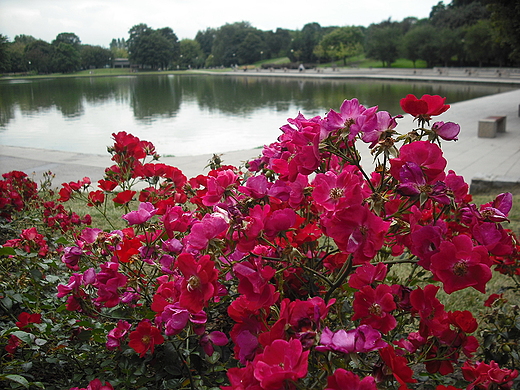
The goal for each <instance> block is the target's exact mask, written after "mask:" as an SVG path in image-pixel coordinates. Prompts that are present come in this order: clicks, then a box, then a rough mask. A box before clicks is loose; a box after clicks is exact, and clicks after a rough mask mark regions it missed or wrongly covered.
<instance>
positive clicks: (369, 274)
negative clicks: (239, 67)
mask: <svg viewBox="0 0 520 390" xmlns="http://www.w3.org/2000/svg"><path fill="white" fill-rule="evenodd" d="M401 106H402V108H403V110H404V111H405V112H407V113H409V114H411V115H413V116H415V117H416V119H417V121H418V126H417V127H416V128H414V129H411V131H410V132H407V133H403V134H399V133H397V123H398V119H399V118H400V116H396V117H392V116H391V115H390V114H389V113H387V112H384V111H378V110H377V107H372V108H365V107H364V106H363V105H361V104H360V103H359V102H358V101H357V100H356V99H352V100H346V101H345V102H344V103H343V104H342V106H341V108H340V110H339V112H336V111H334V110H331V111H330V112H329V113H327V115H325V117H323V118H322V117H314V118H310V119H309V118H305V117H304V116H303V115H301V114H299V115H298V116H297V117H296V118H294V119H289V120H288V124H287V125H284V126H283V127H282V128H281V130H282V134H281V135H280V137H279V138H278V141H277V142H274V143H272V144H270V145H267V146H265V147H264V149H263V151H262V155H261V156H260V157H259V158H257V159H255V160H252V161H250V162H248V163H247V166H246V168H237V167H233V166H227V165H221V164H220V162H219V161H216V160H214V161H212V163H211V164H210V165H211V166H212V170H211V171H210V172H209V173H208V174H207V175H199V176H197V177H194V178H191V179H188V178H187V177H186V176H184V175H183V173H182V172H181V171H180V170H179V169H177V168H175V167H172V166H168V165H166V164H162V163H159V162H157V160H158V159H159V156H158V154H157V153H156V151H155V148H154V146H153V144H152V143H150V142H147V141H142V140H140V139H138V138H137V137H135V136H133V135H131V134H127V133H125V132H120V133H117V134H114V135H113V137H114V141H115V143H114V146H113V147H111V148H109V152H110V153H111V154H112V160H113V161H114V165H112V166H111V167H108V168H107V169H106V171H105V178H104V179H103V180H100V181H99V182H98V183H97V188H92V183H91V182H90V179H88V178H84V179H82V180H80V181H78V182H71V183H64V184H63V186H62V188H61V189H60V191H59V198H58V201H59V202H61V203H54V202H53V203H48V202H41V203H40V204H41V205H42V206H41V207H42V208H43V209H42V210H43V214H45V213H48V214H49V217H47V218H46V219H44V222H45V225H44V226H43V227H42V229H43V228H44V227H45V229H47V230H46V231H47V232H48V234H47V236H46V237H44V236H43V235H42V234H41V233H38V231H37V229H36V228H35V227H30V228H28V229H26V230H24V231H23V232H22V235H21V236H20V238H18V239H12V240H9V241H7V242H6V243H5V244H4V246H3V247H2V253H3V254H4V255H5V257H4V259H3V261H5V262H4V264H3V267H4V275H6V279H7V278H11V279H10V280H2V283H3V284H2V285H3V286H8V288H5V291H4V293H3V296H2V307H3V309H5V310H10V311H11V313H13V311H15V310H17V311H19V312H21V311H23V312H21V313H20V314H19V315H18V316H16V315H14V314H12V315H11V318H4V319H3V321H4V323H5V324H6V327H5V329H4V330H3V331H2V333H1V336H2V337H3V339H4V340H5V345H6V347H5V353H4V356H3V364H4V367H5V370H4V372H5V374H2V375H0V378H2V379H4V380H6V381H10V383H11V384H13V387H15V386H16V385H17V384H18V385H20V386H27V387H28V386H30V385H31V384H32V385H35V386H40V387H45V386H48V388H64V386H67V387H68V388H72V387H74V388H78V387H77V386H88V387H87V388H88V389H105V388H106V389H108V388H143V389H145V388H153V389H157V388H179V389H181V388H191V389H195V388H208V389H209V388H219V387H220V388H222V389H228V390H231V389H265V390H275V389H303V388H305V389H363V390H369V389H376V388H399V389H406V388H417V387H418V386H422V387H423V388H432V389H435V388H437V389H452V390H453V389H462V388H467V389H510V388H512V387H513V386H514V384H515V383H518V382H517V377H518V372H517V371H516V370H515V369H514V367H512V366H504V367H501V366H499V364H498V363H497V362H496V361H494V360H493V359H489V356H485V357H486V361H482V357H483V356H484V355H482V354H481V350H479V343H480V342H481V340H479V338H478V337H477V336H478V334H477V333H476V331H477V328H478V322H477V320H476V319H475V317H474V315H473V314H472V313H471V312H470V311H467V310H454V311H450V310H446V307H445V305H444V304H443V303H442V302H441V300H440V299H439V296H438V293H439V290H440V289H443V290H444V291H445V292H446V293H447V294H451V293H453V292H455V291H459V290H463V289H467V288H473V289H475V290H476V291H478V292H479V293H482V294H484V293H486V285H487V283H488V282H489V280H490V279H491V277H492V269H493V268H495V269H496V270H498V271H500V272H503V273H504V274H508V275H509V276H511V277H512V278H517V277H518V275H519V274H520V266H519V260H520V256H519V251H518V249H519V246H518V243H517V240H516V237H515V235H514V233H513V232H512V231H510V230H507V229H506V228H504V227H503V226H502V223H504V222H507V221H508V213H509V211H510V209H511V206H512V196H511V194H501V195H499V196H498V197H497V198H496V199H495V201H493V202H491V203H488V204H485V205H482V206H480V207H477V206H475V205H474V204H472V203H471V195H469V193H468V190H469V188H468V185H467V184H466V183H465V182H464V179H463V178H462V177H461V176H458V175H457V174H456V173H455V172H453V171H448V172H446V164H447V162H446V159H445V158H444V156H443V153H442V150H441V148H440V142H441V141H440V140H441V139H442V140H456V139H457V135H458V133H459V130H460V128H459V126H458V125H456V124H455V123H452V122H447V123H445V122H435V123H434V124H433V125H432V126H431V127H430V128H428V127H426V125H429V121H430V120H431V117H432V116H435V115H438V114H440V113H443V112H445V111H446V110H448V108H449V106H448V105H445V104H444V99H443V98H441V97H439V96H429V95H425V96H423V97H422V98H421V99H417V98H416V97H415V96H413V95H408V96H407V97H406V98H404V99H403V100H402V102H401ZM362 148H367V149H368V150H370V152H371V154H372V155H373V161H368V162H366V161H362V158H361V153H360V150H361V149H362ZM22 176H23V175H20V174H10V175H8V176H5V175H4V178H5V181H6V183H4V184H3V185H2V186H1V187H0V190H2V189H3V190H2V191H4V192H3V193H2V199H3V200H2V202H3V203H2V204H5V205H6V206H5V210H2V211H3V214H4V215H5V216H6V217H8V218H9V219H13V215H14V213H22V212H23V210H24V207H23V204H24V203H23V202H24V199H25V200H26V201H27V200H28V199H33V198H34V197H36V195H35V192H34V191H35V190H34V187H33V186H32V185H27V184H26V183H25V181H26V180H25V178H22ZM21 178H22V180H21ZM140 183H144V185H142V184H140ZM137 184H140V185H139V186H137ZM13 191H14V192H15V193H17V194H18V195H17V196H13V195H9V194H11V193H12V192H13ZM6 199H7V200H6ZM78 199H82V200H83V201H84V202H85V204H87V205H88V206H89V207H92V208H94V209H97V210H98V211H99V212H100V213H101V214H103V215H105V216H106V215H107V214H106V212H105V211H106V208H107V205H108V204H109V203H113V204H116V205H117V206H118V207H120V209H121V210H122V211H121V215H122V217H121V218H122V219H123V220H124V222H125V223H126V227H124V228H121V229H115V228H105V229H101V228H99V227H97V226H91V225H90V224H91V218H90V217H88V216H85V217H79V216H78V215H77V214H75V213H73V212H72V211H66V210H65V209H63V210H62V209H61V207H64V206H63V204H67V202H70V201H71V200H76V201H77V200H78ZM45 204H47V206H43V205H45ZM60 206H61V207H60ZM51 217H52V218H51ZM107 219H108V221H107V224H108V226H109V227H111V226H112V227H113V226H116V224H115V223H114V221H111V220H110V218H109V217H108V216H107ZM82 224H86V225H89V226H87V227H83V226H82ZM53 231H54V233H51V232H53ZM58 233H59V234H58ZM396 269H401V270H400V271H396ZM402 269H404V271H403V270H402ZM13 278H18V280H19V281H22V283H21V284H20V283H17V284H14V283H12V280H13ZM515 280H516V279H515ZM54 288H56V290H53V289H54ZM51 291H52V294H54V295H51ZM489 305H491V303H490V304H489ZM29 311H31V312H29ZM35 351H36V352H37V353H38V354H39V356H41V359H39V360H38V359H37V361H33V362H32V363H31V364H30V365H29V364H27V362H28V361H29V354H31V355H32V354H34V353H35ZM505 363H506V364H508V363H510V361H506V362H505ZM51 364H52V365H55V366H56V367H58V371H59V372H60V373H61V377H60V378H54V377H51V376H52V375H51V376H49V378H47V379H46V381H47V382H44V381H43V380H41V379H39V378H38V377H37V375H35V374H34V373H35V372H37V373H41V372H42V370H46V369H48V367H49V365H51ZM38 370H39V371H38ZM457 373H458V374H459V375H451V374H457ZM53 386H54V387H53Z"/></svg>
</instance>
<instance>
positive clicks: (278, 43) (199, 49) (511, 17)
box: [113, 0, 520, 68]
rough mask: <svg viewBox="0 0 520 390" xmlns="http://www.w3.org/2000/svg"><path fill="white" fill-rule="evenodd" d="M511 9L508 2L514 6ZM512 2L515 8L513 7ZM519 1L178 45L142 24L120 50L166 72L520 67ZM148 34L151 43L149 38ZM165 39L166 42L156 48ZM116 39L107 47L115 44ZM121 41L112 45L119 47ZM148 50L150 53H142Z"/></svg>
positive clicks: (248, 31)
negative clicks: (398, 64)
mask: <svg viewBox="0 0 520 390" xmlns="http://www.w3.org/2000/svg"><path fill="white" fill-rule="evenodd" d="M513 3H514V4H513ZM515 4H516V5H515ZM518 20H520V1H519V0H514V1H513V2H511V1H509V0H453V1H452V2H451V4H449V5H445V4H444V3H443V2H442V1H441V2H439V3H438V4H437V5H435V6H434V7H432V11H431V13H430V16H429V18H426V19H417V18H414V17H408V18H405V19H403V20H402V21H401V22H396V21H392V20H386V21H383V22H381V23H377V24H372V25H370V26H369V27H362V26H346V27H336V26H330V27H322V26H320V25H319V24H318V23H308V24H306V25H305V26H304V27H303V28H302V29H301V30H288V29H283V28H278V29H276V31H262V30H259V29H257V28H255V27H253V26H252V25H251V24H249V23H247V22H237V23H232V24H225V25H223V26H221V27H219V28H208V29H206V30H203V31H199V32H198V33H197V35H196V36H195V39H183V40H181V41H180V42H178V43H177V40H176V37H175V34H173V32H172V31H171V30H169V32H168V34H169V35H170V36H173V37H174V38H175V39H173V40H172V41H171V42H172V43H173V45H172V43H168V42H167V40H164V39H162V37H161V34H162V33H161V32H164V30H167V29H159V30H153V29H151V28H149V27H148V26H147V25H145V24H140V25H137V26H134V27H132V29H130V39H129V40H128V42H127V43H128V45H127V46H126V49H127V50H128V52H129V56H130V59H131V60H132V61H133V62H134V63H136V64H139V65H143V66H149V67H152V68H154V67H157V63H158V62H157V59H156V58H155V57H157V56H158V55H159V54H157V53H160V52H161V51H162V50H161V49H159V48H156V49H154V50H151V48H152V47H154V45H155V46H156V47H157V46H158V47H161V48H164V49H165V50H166V48H167V47H168V45H170V46H173V49H168V50H169V54H170V57H169V58H170V62H169V66H171V67H174V68H175V67H180V68H187V67H203V66H205V67H216V66H225V67H228V66H232V65H243V64H251V63H254V62H257V61H260V60H268V59H271V58H278V57H288V58H289V59H290V61H292V62H299V63H313V64H315V63H326V62H339V63H340V64H342V65H347V59H348V58H350V57H353V56H357V55H360V54H365V55H366V57H369V58H372V59H376V60H379V61H381V62H382V63H383V65H384V66H391V64H392V63H393V62H395V61H396V60H397V59H398V58H406V59H409V60H411V61H413V62H414V64H415V62H416V61H418V60H423V61H425V62H426V63H427V66H429V67H432V66H436V65H441V66H453V65H459V66H461V65H474V66H475V65H480V66H481V65H489V66H504V65H508V66H514V65H518V64H520V50H519V48H520V35H519V34H520V26H519V25H518V22H517V21H518ZM152 34H155V35H154V36H155V37H156V39H155V40H154V41H153V42H152V41H151V40H148V38H147V37H149V36H152ZM161 41H164V43H160V42H161ZM114 42H115V40H114V41H113V43H114ZM120 42H124V39H123V40H118V43H120ZM150 51H153V52H154V53H155V54H154V55H143V53H147V52H150Z"/></svg>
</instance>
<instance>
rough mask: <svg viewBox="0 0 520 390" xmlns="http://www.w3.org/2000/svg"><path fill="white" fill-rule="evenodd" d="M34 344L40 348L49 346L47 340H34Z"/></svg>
mask: <svg viewBox="0 0 520 390" xmlns="http://www.w3.org/2000/svg"><path fill="white" fill-rule="evenodd" d="M34 343H35V344H36V345H38V346H42V345H45V344H47V340H44V339H36V340H34Z"/></svg>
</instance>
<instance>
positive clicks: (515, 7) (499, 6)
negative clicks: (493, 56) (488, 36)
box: [490, 0, 520, 64]
mask: <svg viewBox="0 0 520 390" xmlns="http://www.w3.org/2000/svg"><path fill="white" fill-rule="evenodd" d="M490 9H492V10H493V11H492V23H493V27H494V28H495V30H496V33H497V37H498V41H499V43H500V45H501V46H502V47H504V46H507V47H509V50H510V54H509V58H510V60H512V61H513V62H514V63H516V64H520V0H493V1H492V4H491V5H490Z"/></svg>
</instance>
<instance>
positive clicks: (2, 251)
mask: <svg viewBox="0 0 520 390" xmlns="http://www.w3.org/2000/svg"><path fill="white" fill-rule="evenodd" d="M0 255H6V256H14V255H16V251H15V250H14V248H12V247H10V246H2V247H0Z"/></svg>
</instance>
